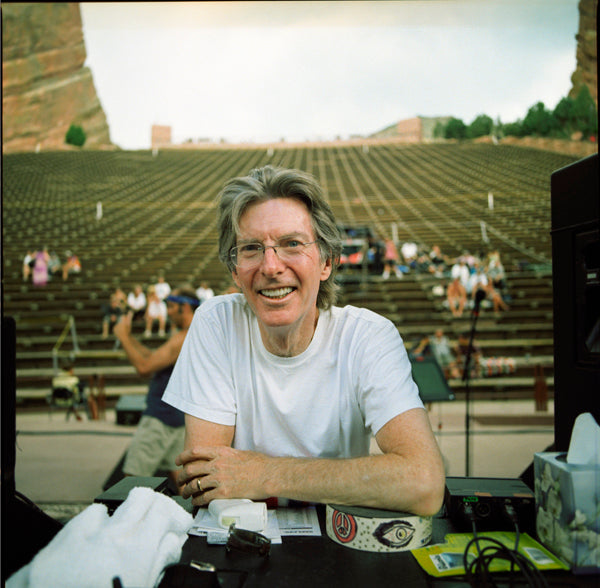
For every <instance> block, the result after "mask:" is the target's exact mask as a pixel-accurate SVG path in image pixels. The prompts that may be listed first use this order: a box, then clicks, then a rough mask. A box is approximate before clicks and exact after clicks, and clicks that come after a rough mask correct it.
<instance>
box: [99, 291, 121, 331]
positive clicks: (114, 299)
mask: <svg viewBox="0 0 600 588" xmlns="http://www.w3.org/2000/svg"><path fill="white" fill-rule="evenodd" d="M126 311H127V298H126V296H125V292H123V290H121V288H116V289H115V291H114V292H113V293H112V294H111V295H110V301H109V303H108V304H107V305H105V306H104V308H103V311H102V338H103V339H106V338H107V337H108V335H109V331H110V327H111V326H112V325H115V324H116V323H117V322H118V320H119V317H120V316H121V315H122V314H125V312H126Z"/></svg>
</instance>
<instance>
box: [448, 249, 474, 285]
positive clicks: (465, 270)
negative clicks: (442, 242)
mask: <svg viewBox="0 0 600 588" xmlns="http://www.w3.org/2000/svg"><path fill="white" fill-rule="evenodd" d="M470 276H471V271H470V270H469V266H468V265H467V262H466V261H465V258H464V257H462V256H461V257H459V258H458V259H457V260H456V262H455V263H454V265H453V266H452V267H451V268H450V277H451V278H452V279H453V280H454V278H458V279H459V280H460V283H461V284H462V285H463V286H464V287H465V289H466V288H467V285H468V284H469V277H470Z"/></svg>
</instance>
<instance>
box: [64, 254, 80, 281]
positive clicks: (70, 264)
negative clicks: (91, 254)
mask: <svg viewBox="0 0 600 588" xmlns="http://www.w3.org/2000/svg"><path fill="white" fill-rule="evenodd" d="M66 257H67V261H65V263H64V265H63V280H64V281H66V280H67V279H68V277H69V274H78V273H80V272H81V261H79V257H77V255H75V254H73V253H71V252H70V251H67V253H66Z"/></svg>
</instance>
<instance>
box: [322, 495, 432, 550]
mask: <svg viewBox="0 0 600 588" xmlns="http://www.w3.org/2000/svg"><path fill="white" fill-rule="evenodd" d="M325 526H326V529H327V535H328V536H329V538H330V539H333V541H335V542H336V543H339V544H340V545H345V546H346V547H351V548H352V549H358V550H360V551H379V552H389V553H392V552H398V551H408V550H410V549H417V548H418V547H423V546H424V545H427V544H428V543H429V542H430V541H431V528H432V518H431V517H419V516H416V515H413V514H409V513H406V512H394V511H391V510H379V509H374V508H365V507H359V506H339V505H336V504H328V505H327V508H326V511H325Z"/></svg>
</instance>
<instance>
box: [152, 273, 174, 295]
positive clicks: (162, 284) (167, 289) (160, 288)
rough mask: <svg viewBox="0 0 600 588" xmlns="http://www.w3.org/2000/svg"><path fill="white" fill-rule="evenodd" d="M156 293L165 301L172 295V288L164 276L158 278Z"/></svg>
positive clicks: (155, 286) (155, 287)
mask: <svg viewBox="0 0 600 588" xmlns="http://www.w3.org/2000/svg"><path fill="white" fill-rule="evenodd" d="M154 291H155V292H156V295H157V296H158V298H159V299H160V300H164V299H165V298H166V297H167V296H168V295H169V294H170V293H171V286H169V284H168V283H167V282H166V281H165V277H164V276H163V275H160V276H158V281H157V282H156V284H154Z"/></svg>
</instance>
